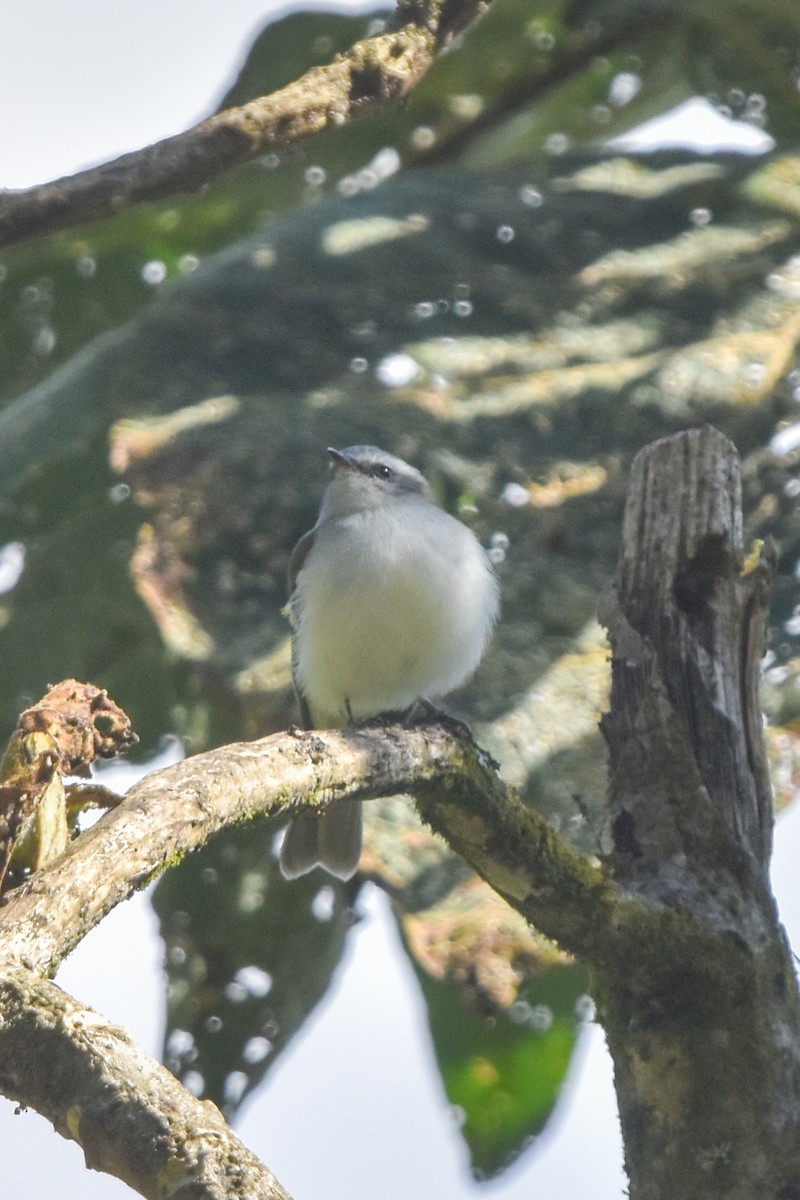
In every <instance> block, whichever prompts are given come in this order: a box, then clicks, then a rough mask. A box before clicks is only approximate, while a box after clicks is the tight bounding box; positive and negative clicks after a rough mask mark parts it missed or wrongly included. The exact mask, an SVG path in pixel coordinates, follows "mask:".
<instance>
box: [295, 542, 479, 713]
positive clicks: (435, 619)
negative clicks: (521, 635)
mask: <svg viewBox="0 0 800 1200" xmlns="http://www.w3.org/2000/svg"><path fill="white" fill-rule="evenodd" d="M342 567H343V559H339V560H338V565H337V567H336V568H335V569H334V570H333V571H332V572H330V577H329V578H327V579H325V580H323V579H321V578H315V579H313V580H309V581H308V582H312V583H313V585H314V586H315V587H316V588H318V589H322V588H323V587H324V595H325V598H326V602H325V603H324V604H319V603H317V604H315V605H314V606H313V610H312V611H306V612H305V613H302V612H301V616H300V628H299V629H298V639H297V647H296V654H297V673H298V681H299V683H300V686H301V688H302V690H303V692H304V694H305V696H306V698H307V699H308V701H309V704H310V706H311V711H312V714H313V716H314V720H315V723H316V724H335V723H341V722H342V721H345V720H347V719H348V718H349V717H353V718H355V719H359V718H364V717H370V716H374V715H376V714H377V713H382V712H389V711H396V710H401V709H404V708H407V707H409V706H410V705H411V704H413V702H414V701H415V700H416V699H417V697H419V696H426V697H429V698H430V697H437V696H440V695H443V694H444V693H445V692H447V691H449V690H450V689H451V688H453V687H455V686H456V685H457V684H458V683H460V682H461V681H462V680H463V679H464V678H466V677H467V676H468V675H469V674H471V672H472V670H473V669H474V667H475V666H476V665H477V662H478V659H479V658H480V654H481V651H482V649H483V644H484V641H485V638H486V632H487V631H486V629H485V628H484V626H483V622H481V623H480V626H479V623H478V622H477V621H476V619H475V615H474V614H475V611H476V606H475V604H474V600H470V597H469V595H468V592H467V591H466V588H468V587H469V586H470V585H471V584H472V582H473V581H472V580H470V579H465V580H460V582H461V583H463V584H464V585H465V587H459V588H455V589H454V586H453V583H454V580H453V573H452V570H450V569H445V568H444V567H443V566H442V564H441V563H440V561H439V559H438V556H437V555H436V553H435V549H433V550H432V551H431V552H430V553H428V554H422V555H421V554H420V553H419V552H417V553H415V555H414V558H413V561H409V562H404V561H403V559H402V557H401V558H399V559H391V558H390V557H389V556H388V555H386V556H384V557H383V558H382V560H381V561H380V562H379V563H378V564H376V563H375V561H370V562H369V563H360V562H359V561H358V560H354V559H353V557H352V556H350V557H349V558H348V559H347V569H342ZM317 594H319V591H318V592H317Z"/></svg>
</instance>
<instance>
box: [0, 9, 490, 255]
mask: <svg viewBox="0 0 800 1200" xmlns="http://www.w3.org/2000/svg"><path fill="white" fill-rule="evenodd" d="M491 2H492V0H456V2H451V3H444V0H399V3H398V6H397V10H396V12H395V14H394V16H393V19H392V21H391V22H390V28H389V29H388V30H387V31H386V32H384V33H380V34H376V35H374V36H372V37H368V38H364V39H363V40H362V41H360V42H357V43H356V44H355V45H354V46H353V47H352V48H351V49H350V50H348V51H347V53H346V54H341V55H337V56H336V58H334V60H333V61H332V62H331V63H328V64H326V65H325V66H321V67H315V68H313V69H312V70H310V71H307V72H306V73H305V75H303V76H301V78H300V79H298V80H295V82H293V83H290V84H288V86H286V87H284V88H281V89H279V91H277V92H273V93H272V94H271V95H267V96H260V97H258V99H256V100H251V101H250V102H249V103H247V104H243V105H241V106H240V107H238V108H231V109H227V110H226V111H225V112H222V113H218V114H217V115H215V116H213V117H210V118H209V119H208V120H206V121H203V122H202V123H201V124H199V125H195V126H193V127H192V128H191V129H187V130H186V131H185V132H184V133H180V134H177V135H175V136H174V137H169V138H166V139H165V140H164V141H161V142H156V143H154V144H153V145H152V146H146V147H145V148H144V149H142V150H137V151H135V152H133V153H131V154H125V155H123V156H122V157H121V158H117V159H115V160H114V161H113V162H109V163H105V164H103V165H102V166H99V167H93V168H90V169H89V170H86V171H81V172H79V173H78V174H77V175H71V176H67V177H65V178H63V179H58V180H55V181H54V182H52V183H46V184H42V185H40V186H38V187H33V188H26V189H25V190H21V191H17V192H5V193H3V194H0V246H8V245H12V244H14V243H16V242H22V241H25V240H27V239H30V238H34V237H41V236H43V235H44V234H48V233H53V232H56V231H57V230H60V229H65V228H68V227H70V226H74V225H78V224H83V223H86V222H89V221H97V220H101V219H102V218H104V217H109V216H113V215H114V214H115V213H118V212H120V211H121V210H123V209H125V208H128V207H129V206H130V205H132V204H135V203H137V202H140V201H145V200H161V199H164V198H165V197H167V196H172V195H175V194H177V193H181V192H191V191H196V190H197V189H198V188H200V187H202V186H203V184H205V183H208V182H209V181H210V180H212V179H215V178H216V177H217V176H218V175H221V174H223V173H224V172H225V171H227V170H229V169H230V168H231V167H234V166H237V165H238V164H240V163H244V162H248V161H250V160H251V159H254V158H257V157H258V156H260V155H263V154H266V153H268V152H270V151H272V152H274V151H278V150H281V149H283V148H284V147H285V146H287V145H288V144H289V143H291V142H295V141H299V140H301V139H304V138H308V137H311V136H313V135H314V134H316V133H319V132H320V131H321V130H323V129H326V128H330V127H331V126H333V127H338V126H341V125H344V124H346V123H347V122H348V121H350V120H351V119H352V118H353V117H354V116H357V115H360V114H362V113H367V112H370V111H372V110H373V109H374V108H376V107H379V106H380V105H383V104H386V103H387V102H390V101H393V100H397V99H400V98H401V97H403V96H405V95H406V94H407V93H408V92H409V91H410V89H411V88H413V87H414V85H415V84H416V83H418V82H419V80H420V79H421V78H422V77H423V75H424V74H425V73H426V71H427V70H428V68H429V67H430V66H431V64H432V63H433V62H434V60H435V58H436V56H437V54H438V53H439V52H440V51H441V50H442V49H443V48H446V47H447V45H448V44H449V43H450V42H451V41H452V39H453V38H454V37H455V36H456V35H457V34H458V33H460V32H461V31H462V30H463V29H464V28H466V27H467V26H468V25H469V24H470V23H471V22H472V21H474V20H475V19H476V18H477V17H478V16H480V15H481V13H482V12H483V11H484V10H485V9H486V8H488V7H489V5H490V4H491Z"/></svg>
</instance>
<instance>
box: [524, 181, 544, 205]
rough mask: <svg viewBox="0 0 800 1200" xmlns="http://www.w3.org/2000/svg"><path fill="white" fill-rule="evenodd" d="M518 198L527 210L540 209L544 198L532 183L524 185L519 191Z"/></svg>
mask: <svg viewBox="0 0 800 1200" xmlns="http://www.w3.org/2000/svg"><path fill="white" fill-rule="evenodd" d="M519 198H520V200H521V201H522V203H523V204H525V205H527V207H528V208H541V206H542V205H543V204H544V196H543V195H542V193H541V192H540V191H539V189H538V188H537V187H535V186H534V185H533V184H532V183H526V184H524V185H523V186H522V187H521V188H520V189H519Z"/></svg>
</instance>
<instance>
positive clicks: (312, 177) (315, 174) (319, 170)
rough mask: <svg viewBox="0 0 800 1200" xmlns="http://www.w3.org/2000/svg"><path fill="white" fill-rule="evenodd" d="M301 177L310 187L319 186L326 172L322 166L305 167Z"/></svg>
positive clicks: (326, 176)
mask: <svg viewBox="0 0 800 1200" xmlns="http://www.w3.org/2000/svg"><path fill="white" fill-rule="evenodd" d="M303 178H304V179H305V181H306V183H307V184H308V185H309V186H310V187H321V186H322V184H323V183H324V182H325V180H326V179H327V178H328V173H327V171H326V170H325V168H324V167H306V170H305V172H304V175H303Z"/></svg>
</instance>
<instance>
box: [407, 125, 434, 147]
mask: <svg viewBox="0 0 800 1200" xmlns="http://www.w3.org/2000/svg"><path fill="white" fill-rule="evenodd" d="M435 142H436V133H435V131H434V130H433V129H431V127H430V125H418V126H417V127H416V129H414V130H413V131H412V133H411V144H412V146H414V148H415V149H416V150H430V148H431V146H433V145H434V143H435Z"/></svg>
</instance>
